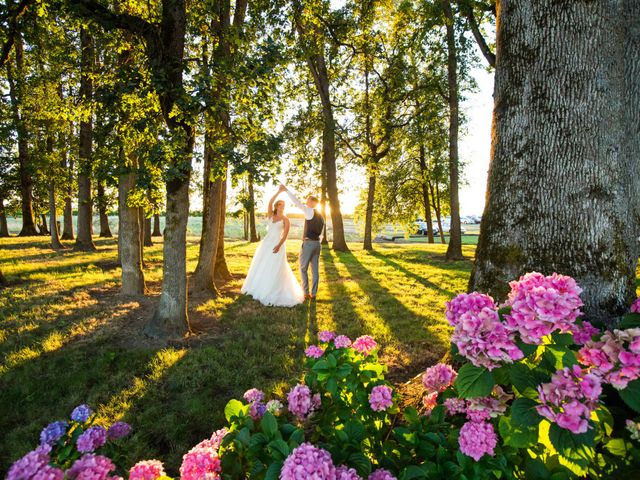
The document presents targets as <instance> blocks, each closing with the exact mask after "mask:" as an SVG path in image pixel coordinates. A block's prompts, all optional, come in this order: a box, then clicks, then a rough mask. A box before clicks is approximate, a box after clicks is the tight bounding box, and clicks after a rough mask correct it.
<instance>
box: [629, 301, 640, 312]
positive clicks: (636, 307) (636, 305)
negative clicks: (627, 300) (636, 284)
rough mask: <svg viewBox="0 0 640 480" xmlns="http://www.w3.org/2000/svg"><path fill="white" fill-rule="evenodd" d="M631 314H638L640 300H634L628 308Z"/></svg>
mask: <svg viewBox="0 0 640 480" xmlns="http://www.w3.org/2000/svg"><path fill="white" fill-rule="evenodd" d="M630 310H631V312H633V313H640V298H636V299H635V300H634V302H633V303H632V304H631V308H630Z"/></svg>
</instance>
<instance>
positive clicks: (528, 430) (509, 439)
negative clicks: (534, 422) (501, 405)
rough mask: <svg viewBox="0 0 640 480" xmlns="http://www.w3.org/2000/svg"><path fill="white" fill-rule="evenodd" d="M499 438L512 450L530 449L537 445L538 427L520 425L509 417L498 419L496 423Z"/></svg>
mask: <svg viewBox="0 0 640 480" xmlns="http://www.w3.org/2000/svg"><path fill="white" fill-rule="evenodd" d="M498 430H499V432H500V436H501V437H502V439H503V440H504V443H505V445H508V446H510V447H514V448H530V447H531V446H533V445H535V444H536V443H538V427H537V426H528V425H521V424H518V423H517V422H515V421H514V419H512V418H511V417H505V416H502V417H500V422H499V423H498Z"/></svg>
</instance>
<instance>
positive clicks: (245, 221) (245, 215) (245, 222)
mask: <svg viewBox="0 0 640 480" xmlns="http://www.w3.org/2000/svg"><path fill="white" fill-rule="evenodd" d="M242 223H243V226H244V232H243V235H242V238H243V239H244V240H246V241H247V242H248V241H249V213H248V212H246V211H245V212H242Z"/></svg>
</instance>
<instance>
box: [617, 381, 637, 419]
mask: <svg viewBox="0 0 640 480" xmlns="http://www.w3.org/2000/svg"><path fill="white" fill-rule="evenodd" d="M618 393H619V394H620V397H621V398H622V400H624V403H626V404H627V405H628V406H629V407H630V408H632V409H633V410H635V411H636V412H638V413H640V378H639V379H637V380H634V381H632V382H629V384H628V385H627V388H625V389H624V390H619V391H618Z"/></svg>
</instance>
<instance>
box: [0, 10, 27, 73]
mask: <svg viewBox="0 0 640 480" xmlns="http://www.w3.org/2000/svg"><path fill="white" fill-rule="evenodd" d="M34 2H35V0H22V1H21V2H20V3H19V4H18V5H16V7H15V8H13V9H11V8H10V9H9V11H8V12H7V16H8V21H9V26H8V28H7V40H6V41H5V42H4V45H3V46H2V53H1V54H0V67H4V65H5V63H7V60H9V54H10V53H11V49H12V48H13V44H14V43H15V41H16V33H17V32H18V20H19V19H20V17H21V16H22V15H24V13H25V12H26V11H27V9H28V8H29V7H30V6H31V4H32V3H34Z"/></svg>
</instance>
